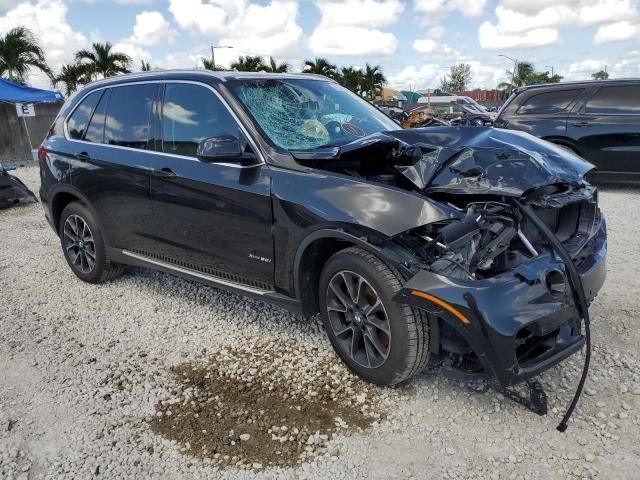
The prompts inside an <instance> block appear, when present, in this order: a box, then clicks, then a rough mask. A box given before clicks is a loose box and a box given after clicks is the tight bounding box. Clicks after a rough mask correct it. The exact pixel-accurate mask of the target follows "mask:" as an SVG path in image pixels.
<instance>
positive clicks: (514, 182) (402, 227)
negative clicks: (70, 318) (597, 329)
mask: <svg viewBox="0 0 640 480" xmlns="http://www.w3.org/2000/svg"><path fill="white" fill-rule="evenodd" d="M38 159H39V162H40V175H41V182H42V184H41V188H40V197H41V199H42V203H43V206H44V209H45V215H46V218H47V219H48V221H49V223H50V224H51V226H52V228H53V229H54V231H55V232H56V234H57V235H58V236H59V237H60V243H61V249H62V254H64V256H65V258H66V260H67V263H68V264H69V267H70V269H71V270H72V271H73V272H74V273H75V275H76V276H77V277H79V278H80V279H81V280H83V281H85V282H90V283H100V282H103V281H106V280H109V279H112V278H115V277H116V276H118V275H119V274H121V273H122V272H123V270H124V268H125V266H126V265H136V266H140V267H147V268H153V269H157V270H161V271H164V272H168V273H172V274H176V275H180V276H183V277H186V278H188V279H190V280H194V281H199V282H204V283H207V284H209V285H213V286H216V287H220V288H225V289H228V290H231V291H234V292H238V293H242V294H245V295H249V296H253V297H257V298H259V299H261V300H264V301H267V302H272V303H275V304H277V305H280V306H282V307H285V308H288V309H289V310H291V311H292V312H295V313H297V314H301V315H304V316H310V315H314V314H316V313H318V312H319V313H320V314H321V315H322V318H323V320H324V325H325V328H326V331H327V334H328V336H329V339H330V340H331V343H332V344H333V346H334V348H335V350H336V352H337V354H338V355H339V356H340V358H342V360H343V361H344V362H345V363H346V365H348V366H349V368H351V369H352V370H353V371H354V372H356V373H357V374H358V375H360V376H361V377H362V378H364V379H366V380H367V381H370V382H373V383H376V384H387V385H395V384H397V383H400V382H402V381H404V380H406V379H408V378H410V377H412V376H413V375H415V374H417V373H419V372H420V371H421V370H423V369H424V368H425V366H426V365H427V362H429V361H431V362H432V364H434V365H442V366H443V367H446V368H447V369H457V370H463V371H464V372H466V373H468V374H469V375H482V376H485V377H492V378H495V379H497V381H498V383H499V384H500V385H501V386H504V387H506V386H509V385H512V384H515V383H519V382H523V381H526V380H528V379H530V378H531V377H533V376H535V375H537V374H539V373H540V372H542V371H544V370H546V369H548V368H550V367H551V366H553V365H555V364H557V363H559V362H561V361H562V360H564V359H565V358H567V357H568V356H570V355H572V354H573V353H575V352H576V351H578V350H579V349H580V348H581V347H582V346H583V345H584V344H585V335H584V334H583V331H582V328H581V317H580V315H579V313H578V312H579V310H577V309H576V306H575V305H574V296H573V293H572V292H574V291H575V290H572V287H571V285H574V284H573V283H572V282H573V280H570V279H568V277H567V276H566V274H565V273H564V272H565V267H564V266H563V262H562V261H561V260H559V259H558V257H557V256H556V255H555V254H554V252H553V248H551V247H550V245H551V244H550V243H549V238H550V237H551V236H553V235H554V233H551V231H553V232H555V235H557V237H558V240H557V241H558V242H560V241H561V242H563V245H564V247H563V248H562V249H563V250H564V249H565V248H566V249H567V251H570V252H571V255H572V256H571V257H569V254H568V253H566V252H565V254H566V257H565V258H569V260H568V261H567V263H566V265H567V268H570V269H571V271H574V270H575V277H576V278H581V279H582V280H581V282H582V284H583V285H584V297H586V299H587V300H588V301H590V300H592V299H593V298H594V297H595V295H596V294H597V292H598V290H599V289H600V287H601V286H602V284H603V282H604V278H605V274H606V260H605V256H606V226H605V220H604V218H603V216H602V215H601V213H600V210H599V209H598V195H597V192H596V189H595V188H594V187H592V186H590V185H589V184H588V183H587V182H586V181H585V179H584V175H585V174H586V173H587V172H588V171H589V170H591V168H592V167H591V165H589V164H588V163H587V162H585V161H584V160H582V159H580V158H578V157H577V156H575V155H571V154H568V153H566V152H563V151H561V150H559V149H556V148H553V146H551V145H550V144H549V143H547V142H543V141H540V140H539V139H537V138H535V137H532V136H530V135H522V134H519V133H515V132H509V131H506V130H500V129H494V128H487V127H480V126H479V127H473V128H470V127H434V128H425V129H414V130H402V129H400V128H399V126H398V125H397V124H396V123H395V122H393V121H392V120H391V119H389V118H388V117H387V116H386V115H384V114H383V113H382V112H380V111H379V110H377V109H376V108H374V107H373V106H372V105H371V104H369V103H368V102H366V101H365V100H364V99H362V98H361V97H360V96H358V95H355V94H353V93H352V92H350V91H349V90H347V89H345V88H343V87H341V86H340V85H338V84H337V83H336V82H334V81H331V80H328V79H326V78H324V77H319V76H314V75H309V74H303V75H284V74H279V75H278V74H266V73H242V72H231V73H229V72H227V73H221V72H209V71H194V72H188V71H181V72H148V73H144V74H133V75H121V76H117V77H111V78H108V79H104V80H101V81H98V82H95V83H92V84H90V85H88V86H86V87H84V88H83V89H82V90H80V91H79V92H78V93H77V94H76V95H75V96H74V97H72V98H71V99H69V100H68V101H67V103H66V104H65V106H64V107H63V108H62V110H61V112H60V115H59V117H58V118H57V120H56V121H55V122H54V124H53V126H52V127H51V130H50V132H49V134H48V136H47V138H46V139H45V140H44V142H43V144H42V146H41V147H40V149H39V152H38ZM535 212H537V213H535ZM537 215H540V216H541V217H540V218H538V216H537ZM578 217H579V218H580V220H581V221H580V222H578V221H576V219H577V218H578ZM536 219H537V220H536ZM540 225H546V226H545V227H543V228H541V227H540ZM549 229H551V230H549ZM554 238H555V237H554ZM559 250H560V249H559ZM69 288H70V291H72V290H73V287H72V286H70V287H69ZM580 289H581V291H582V287H580ZM114 301H117V299H114ZM584 309H586V301H585V302H584ZM584 309H583V311H584Z"/></svg>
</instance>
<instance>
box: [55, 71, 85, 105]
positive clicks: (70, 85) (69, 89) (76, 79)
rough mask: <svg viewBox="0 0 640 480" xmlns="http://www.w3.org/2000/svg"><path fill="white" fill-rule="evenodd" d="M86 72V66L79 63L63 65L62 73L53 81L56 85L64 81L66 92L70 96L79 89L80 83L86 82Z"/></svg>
mask: <svg viewBox="0 0 640 480" xmlns="http://www.w3.org/2000/svg"><path fill="white" fill-rule="evenodd" d="M85 73H86V72H85V68H84V66H82V65H78V64H77V63H70V64H68V65H63V66H62V68H61V69H60V73H59V74H57V75H55V76H54V77H53V78H52V79H51V83H52V84H53V86H54V87H55V86H57V85H58V84H60V83H62V84H63V85H64V90H65V94H66V95H67V97H68V96H69V95H71V94H72V93H73V92H75V91H76V90H77V89H78V86H79V85H82V84H83V83H86V78H85Z"/></svg>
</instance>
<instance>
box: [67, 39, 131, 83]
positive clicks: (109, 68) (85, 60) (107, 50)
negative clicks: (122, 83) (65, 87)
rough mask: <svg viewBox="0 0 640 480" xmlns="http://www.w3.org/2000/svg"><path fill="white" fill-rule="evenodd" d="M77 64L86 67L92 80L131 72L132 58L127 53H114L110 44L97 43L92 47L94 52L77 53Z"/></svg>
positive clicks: (80, 51) (81, 51)
mask: <svg viewBox="0 0 640 480" xmlns="http://www.w3.org/2000/svg"><path fill="white" fill-rule="evenodd" d="M76 62H78V63H79V64H80V65H83V66H84V67H85V69H86V72H87V76H88V77H89V78H91V80H95V79H96V78H99V77H100V76H102V77H113V76H114V75H118V74H120V73H130V72H131V70H129V67H130V66H131V57H130V56H129V55H127V54H126V53H122V52H114V51H113V45H111V44H110V43H109V42H105V43H99V42H97V43H94V44H93V45H92V50H79V51H77V52H76Z"/></svg>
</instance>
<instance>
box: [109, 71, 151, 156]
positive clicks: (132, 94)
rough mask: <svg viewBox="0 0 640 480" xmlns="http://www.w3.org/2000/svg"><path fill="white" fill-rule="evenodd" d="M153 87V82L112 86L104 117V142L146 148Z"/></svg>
mask: <svg viewBox="0 0 640 480" xmlns="http://www.w3.org/2000/svg"><path fill="white" fill-rule="evenodd" d="M155 90H156V85H155V84H153V83H144V84H140V85H127V86H124V87H113V88H111V98H110V99H109V105H108V107H107V115H106V117H105V121H104V143H108V144H109V145H119V146H121V147H130V148H142V149H144V148H147V142H148V140H149V118H150V115H151V107H152V104H153V97H154V93H155Z"/></svg>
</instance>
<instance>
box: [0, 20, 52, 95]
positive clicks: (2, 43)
mask: <svg viewBox="0 0 640 480" xmlns="http://www.w3.org/2000/svg"><path fill="white" fill-rule="evenodd" d="M32 68H37V69H38V70H40V71H42V72H44V73H46V74H47V75H48V76H49V77H51V75H52V73H51V69H50V68H49V67H48V65H47V62H46V59H45V55H44V51H43V50H42V48H41V47H40V45H39V44H38V40H37V39H36V37H35V36H34V35H33V33H32V32H31V30H29V29H28V28H26V27H24V26H20V27H16V28H12V29H11V30H9V31H8V32H7V34H6V35H5V36H4V37H0V76H3V77H4V76H6V77H7V78H8V79H9V80H10V81H12V82H24V81H25V80H26V77H27V76H28V75H29V72H30V71H31V69H32Z"/></svg>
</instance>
